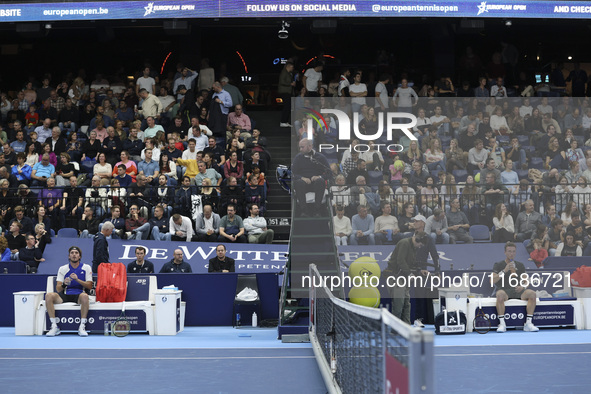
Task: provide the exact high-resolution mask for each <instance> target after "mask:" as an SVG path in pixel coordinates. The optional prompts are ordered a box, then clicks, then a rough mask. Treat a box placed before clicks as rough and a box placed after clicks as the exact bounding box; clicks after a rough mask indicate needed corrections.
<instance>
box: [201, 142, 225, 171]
mask: <svg viewBox="0 0 591 394" xmlns="http://www.w3.org/2000/svg"><path fill="white" fill-rule="evenodd" d="M208 142H209V146H208V147H207V148H205V149H203V153H204V154H205V153H212V154H213V159H214V161H215V163H216V164H217V165H219V166H220V167H223V166H224V164H226V152H225V150H224V147H222V146H219V145H217V143H216V141H215V137H209V139H208Z"/></svg>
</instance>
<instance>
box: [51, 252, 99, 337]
mask: <svg viewBox="0 0 591 394" xmlns="http://www.w3.org/2000/svg"><path fill="white" fill-rule="evenodd" d="M68 251H69V260H70V262H69V264H66V265H62V266H61V267H60V269H59V270H58V272H57V285H56V288H55V290H56V291H57V293H49V294H47V295H46V296H45V306H46V308H47V314H48V315H49V320H50V321H51V329H50V330H49V332H48V333H47V336H48V337H54V336H56V335H59V334H60V333H61V331H60V329H59V327H58V326H57V322H58V321H59V318H57V317H55V308H54V304H61V303H63V302H75V303H77V304H80V327H78V335H80V336H81V337H86V336H88V333H87V332H86V316H88V306H89V300H88V294H86V293H85V292H84V289H88V290H90V289H92V286H93V282H92V268H91V267H90V265H88V264H82V263H80V259H81V258H82V251H81V250H80V248H79V247H77V246H71V247H70V249H68Z"/></svg>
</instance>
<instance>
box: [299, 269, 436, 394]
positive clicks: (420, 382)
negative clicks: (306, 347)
mask: <svg viewBox="0 0 591 394" xmlns="http://www.w3.org/2000/svg"><path fill="white" fill-rule="evenodd" d="M310 278H312V280H311V286H310V341H311V343H312V345H313V348H314V353H315V355H316V360H317V361H318V365H319V367H320V371H321V373H322V376H323V378H324V381H325V383H326V386H327V388H328V389H329V392H331V393H345V394H348V393H355V394H357V393H401V394H402V393H434V392H435V389H434V383H433V333H432V332H426V331H422V330H420V329H418V328H414V327H411V326H410V325H408V324H406V323H404V322H402V321H401V320H400V319H398V318H396V317H395V316H393V315H392V314H391V313H390V312H388V311H387V310H386V309H384V308H380V309H376V308H368V307H364V306H359V305H355V304H351V303H349V302H347V301H344V300H341V299H339V298H337V297H335V296H334V295H333V294H332V293H331V292H330V290H329V289H328V288H327V287H326V286H324V285H323V284H322V278H321V276H320V274H319V272H318V270H317V269H316V266H315V265H313V264H311V265H310Z"/></svg>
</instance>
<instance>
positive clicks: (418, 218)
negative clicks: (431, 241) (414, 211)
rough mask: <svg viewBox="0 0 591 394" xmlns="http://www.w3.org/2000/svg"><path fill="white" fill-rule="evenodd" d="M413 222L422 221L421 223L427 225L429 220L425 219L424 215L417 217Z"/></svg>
mask: <svg viewBox="0 0 591 394" xmlns="http://www.w3.org/2000/svg"><path fill="white" fill-rule="evenodd" d="M411 220H414V221H415V222H416V221H421V222H424V223H427V219H425V217H424V216H423V215H417V216H415V217H414V218H412V219H411Z"/></svg>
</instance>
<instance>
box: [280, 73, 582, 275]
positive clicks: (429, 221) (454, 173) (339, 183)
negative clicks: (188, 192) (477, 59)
mask: <svg viewBox="0 0 591 394" xmlns="http://www.w3.org/2000/svg"><path fill="white" fill-rule="evenodd" d="M284 71H285V70H284ZM321 71H322V64H321V63H317V64H316V65H312V67H311V68H310V69H308V70H307V71H306V73H305V74H306V75H307V74H309V77H308V78H306V79H304V82H305V83H307V85H305V89H303V90H302V91H301V94H300V95H298V97H296V98H295V100H296V103H295V107H296V109H297V108H303V109H307V108H314V109H316V110H317V111H318V112H319V111H320V109H321V108H335V109H339V110H341V111H342V112H345V113H346V114H347V115H349V119H351V120H353V119H354V118H353V116H352V115H353V114H354V113H358V114H359V116H358V118H357V119H358V124H356V125H354V126H353V130H351V135H353V139H352V140H351V141H342V140H339V139H338V135H337V130H338V128H337V125H338V121H337V118H336V116H333V115H332V114H330V113H324V114H323V115H324V118H325V120H326V122H327V124H328V128H327V127H326V126H323V125H322V124H321V122H316V121H313V122H312V123H310V122H307V120H308V119H310V118H312V115H311V114H310V111H300V112H299V113H298V114H297V120H296V121H295V123H294V127H295V129H296V131H297V133H298V135H299V137H300V138H302V139H308V138H310V135H312V136H313V142H314V147H315V151H316V152H318V153H321V154H323V155H324V156H325V157H326V158H327V161H328V163H329V165H330V169H331V171H330V173H327V174H326V175H327V177H328V178H330V182H329V185H330V189H331V194H332V205H333V210H334V214H335V216H334V219H333V221H334V228H335V240H336V242H337V243H338V244H358V243H364V244H370V245H373V244H384V243H387V244H395V243H396V242H398V240H399V239H402V238H403V237H405V236H409V235H410V234H412V231H413V225H412V222H413V221H416V220H420V221H422V222H424V223H425V224H426V225H425V231H427V232H428V233H430V235H431V236H432V238H433V240H434V241H436V242H437V243H460V242H464V243H471V242H473V238H472V236H471V230H470V229H471V227H473V226H482V225H484V226H486V229H487V230H486V231H487V234H490V236H491V237H492V241H493V242H506V241H518V242H524V244H526V247H527V249H528V250H529V251H530V252H532V259H533V260H535V261H536V263H537V264H541V262H542V260H543V258H544V257H543V255H544V253H545V254H546V256H548V255H559V256H580V255H583V254H584V255H591V244H590V241H591V187H590V186H589V184H590V183H591V102H590V100H589V99H587V98H584V97H568V96H566V95H565V94H564V91H561V94H556V96H560V97H547V96H548V95H549V94H548V91H546V90H545V89H540V91H539V92H538V96H537V97H534V96H533V95H534V94H536V89H535V88H533V87H532V86H529V85H528V86H521V87H519V86H510V87H505V86H504V80H503V78H494V79H487V78H484V77H483V78H480V82H481V83H480V85H479V86H478V87H473V88H471V87H470V86H469V84H463V86H462V88H456V87H454V84H453V82H452V81H451V79H449V78H442V79H441V80H438V81H436V82H435V84H434V85H433V86H417V85H414V86H413V84H412V82H410V81H409V80H408V79H407V78H406V77H403V78H402V79H401V80H400V81H399V82H398V83H392V82H393V80H392V78H391V77H390V76H389V75H386V74H385V75H382V76H380V77H379V80H377V81H374V82H373V83H371V84H370V83H368V84H365V83H364V78H363V72H362V71H361V70H357V71H355V70H351V69H348V68H345V69H343V70H342V73H341V77H340V80H339V81H336V82H335V81H331V83H329V84H327V83H325V82H324V80H323V79H322V74H321ZM351 77H352V80H351ZM419 89H420V90H419ZM318 98H319V99H318ZM388 111H390V112H406V113H413V114H414V115H415V116H416V119H417V123H416V125H415V126H414V127H413V128H412V130H410V133H408V134H404V133H403V132H402V131H401V130H396V131H395V132H394V140H393V141H388V140H386V134H387V133H386V132H383V133H382V128H384V129H385V124H386V121H385V120H384V121H383V123H382V119H381V117H382V113H384V112H388ZM407 122H408V121H407ZM402 123H404V121H403V122H402ZM309 124H312V127H313V130H309V126H308V125H309ZM382 124H383V125H384V126H382ZM396 133H398V134H396ZM411 133H412V135H410V134H411ZM360 135H362V136H363V137H366V136H367V135H371V136H376V137H375V138H359V136H360ZM368 139H372V140H373V141H368ZM344 142H349V143H350V147H349V144H345V143H344ZM390 144H398V145H396V146H395V145H391V146H394V148H389V147H388V145H390ZM489 232H490V233H489ZM540 250H543V252H542V251H540Z"/></svg>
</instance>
